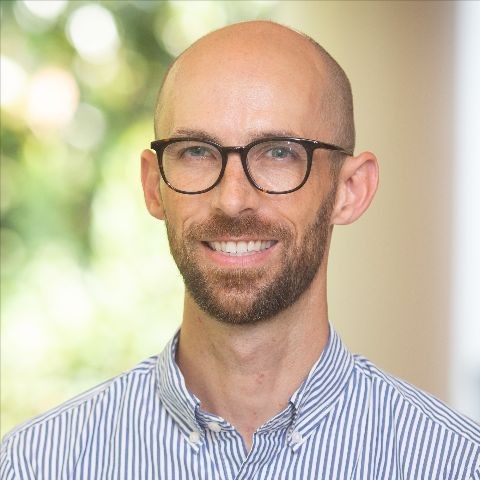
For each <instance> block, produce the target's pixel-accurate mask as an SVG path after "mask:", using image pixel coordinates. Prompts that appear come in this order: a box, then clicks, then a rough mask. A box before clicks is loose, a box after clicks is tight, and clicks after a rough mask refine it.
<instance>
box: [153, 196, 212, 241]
mask: <svg viewBox="0 0 480 480" xmlns="http://www.w3.org/2000/svg"><path fill="white" fill-rule="evenodd" d="M161 195H162V201H163V207H164V211H165V219H166V221H167V223H168V225H169V227H170V229H171V230H172V232H175V234H176V235H179V236H182V235H183V232H185V230H186V229H188V228H189V226H191V225H192V224H195V223H202V222H203V221H205V220H206V219H207V218H208V205H206V204H205V202H203V201H202V200H201V199H199V198H197V196H195V195H183V194H181V193H177V192H174V191H173V190H171V189H170V188H168V187H166V188H164V189H161Z"/></svg>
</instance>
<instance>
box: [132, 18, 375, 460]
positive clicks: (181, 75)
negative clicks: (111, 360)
mask: <svg viewBox="0 0 480 480" xmlns="http://www.w3.org/2000/svg"><path fill="white" fill-rule="evenodd" d="M299 52H302V54H301V55H299ZM326 78H328V70H327V69H326V67H325V66H324V65H323V62H322V59H321V58H320V57H319V55H318V52H316V51H315V49H314V48H313V46H312V45H311V43H310V42H308V41H307V40H306V39H305V38H303V37H302V36H301V35H299V34H298V33H296V32H293V31H292V30H290V29H287V28H285V27H281V26H279V25H275V24H271V23H268V22H247V23H243V24H237V25H233V26H230V27H227V28H225V29H222V30H219V31H216V32H213V33H212V34H210V35H208V36H206V37H204V38H203V39H201V40H200V41H198V42H197V43H195V44H194V45H193V46H192V47H190V49H188V50H187V51H186V52H184V54H182V56H181V57H180V58H179V59H178V60H177V61H176V63H175V65H174V66H173V68H172V69H171V70H170V72H169V75H168V78H167V79H166V81H165V84H164V88H163V92H162V95H161V101H162V108H161V111H160V112H159V114H158V116H157V124H156V130H157V138H168V137H172V136H176V135H178V134H179V133H182V132H183V131H185V130H189V131H191V130H194V131H197V130H200V131H204V132H206V133H208V134H209V135H211V136H213V137H215V138H217V139H218V141H219V142H220V143H221V144H223V145H244V144H246V143H248V142H250V141H251V140H252V139H253V138H254V137H257V136H262V135H264V136H265V135H267V134H269V133H271V132H283V133H284V134H290V135H293V136H298V137H304V138H312V139H320V140H323V141H326V142H331V141H332V140H331V135H332V129H331V127H330V126H329V124H328V122H325V121H324V120H322V115H321V113H322V82H323V83H324V82H325V81H326ZM317 119H319V120H317ZM141 158H142V184H143V189H144V194H145V202H146V205H147V208H148V210H149V212H150V213H151V214H152V215H153V216H154V217H155V218H158V219H160V220H165V219H167V220H168V223H169V227H170V228H172V229H173V230H174V231H175V233H176V235H179V236H180V237H181V236H182V233H183V232H184V231H185V229H186V228H188V227H189V226H190V225H192V224H194V223H202V222H205V221H207V220H208V219H209V218H210V217H211V216H212V215H214V214H215V213H219V212H221V213H223V214H225V215H228V216H230V217H239V216H242V215H248V214H255V215H258V216H259V217H261V218H264V219H267V220H268V221H270V222H274V223H279V224H281V225H286V226H288V228H289V229H290V230H291V231H292V232H293V234H294V236H295V241H296V244H297V245H301V239H302V236H303V234H304V233H305V230H306V228H307V226H308V225H310V224H311V223H312V222H313V220H314V218H315V215H316V213H317V211H318V209H319V207H320V205H321V203H322V201H323V200H324V199H325V197H326V195H327V194H328V192H329V191H331V189H332V188H334V185H333V184H332V182H333V180H332V177H331V175H329V171H330V170H329V168H330V167H329V163H328V155H327V153H326V152H324V151H321V150H317V151H316V153H315V158H314V160H313V166H312V173H311V175H310V178H309V180H308V181H307V183H306V184H305V186H304V187H303V188H301V189H300V190H298V191H296V192H294V193H291V194H287V195H268V194H265V193H263V192H260V191H258V190H256V189H255V188H254V187H253V186H252V185H250V183H249V182H248V180H247V178H246V177H245V174H244V172H243V169H242V166H241V163H240V161H239V158H238V156H237V155H235V154H232V155H231V156H230V158H229V162H228V164H227V168H226V172H225V176H224V178H223V180H222V182H221V183H220V185H218V186H217V187H216V188H214V189H213V190H211V191H210V192H208V193H205V194H201V195H182V194H179V193H176V192H174V191H172V190H171V189H169V188H168V187H167V186H166V185H165V184H164V182H163V181H161V179H160V174H159V170H158V165H157V160H156V156H155V153H154V152H152V151H151V150H145V151H143V153H142V157H141ZM377 182H378V165H377V160H376V158H375V156H374V155H373V154H372V153H370V152H363V153H360V154H359V155H356V156H351V157H347V158H346V160H345V161H344V163H343V166H342V168H341V170H340V172H339V175H338V179H337V185H336V196H335V203H334V206H333V210H332V214H331V218H330V225H331V227H330V238H331V232H332V229H333V226H334V225H345V224H349V223H351V222H354V221H355V220H356V219H357V218H359V217H360V216H361V215H362V214H363V212H364V211H365V210H366V209H367V208H368V206H369V205H370V202H371V200H372V198H373V196H374V194H375V191H376V188H377ZM299 206H301V208H299ZM330 238H329V242H330ZM209 240H211V239H209ZM222 240H226V239H222ZM230 240H233V241H235V240H239V239H238V238H231V239H230ZM262 240H264V239H262ZM329 242H328V243H329ZM195 251H196V254H197V258H198V261H199V262H200V263H201V264H202V265H203V266H204V267H206V268H208V267H209V266H210V267H211V266H217V267H218V266H220V267H221V268H229V265H228V264H226V263H225V262H224V258H223V259H222V257H221V254H218V255H211V254H210V253H209V252H207V251H206V247H205V246H204V245H202V244H201V243H200V242H198V244H197V245H195ZM282 255H285V249H284V247H283V245H282V243H281V242H278V243H277V244H276V245H275V247H274V248H271V249H270V250H269V251H268V252H267V254H264V255H263V256H262V257H261V258H260V259H259V260H255V261H254V264H253V265H251V266H250V268H256V267H261V266H262V267H267V268H268V271H272V272H275V271H276V270H275V269H276V268H278V265H279V263H280V259H281V258H282ZM327 257H328V245H327V253H326V254H325V256H324V258H323V261H322V264H321V266H320V268H319V270H318V271H317V274H316V275H315V277H314V279H313V281H312V283H311V284H310V287H309V288H308V289H307V290H306V291H305V292H304V294H303V295H302V296H301V297H300V298H299V299H298V301H297V302H296V303H294V304H293V305H291V306H290V307H289V308H287V309H285V310H283V311H282V312H280V313H279V314H278V315H276V316H275V317H274V318H272V319H269V320H266V321H261V322H257V323H254V324H249V325H231V324H226V323H222V322H219V321H218V320H216V319H215V318H211V317H209V316H208V315H207V314H206V313H205V312H203V311H202V310H201V309H200V308H199V307H198V305H197V304H196V303H195V301H194V300H193V298H191V296H190V295H189V292H188V291H186V292H185V300H184V314H183V321H182V325H181V332H180V341H179V347H178V351H177V362H178V365H179V368H180V370H181V372H182V374H183V375H184V377H185V382H186V385H187V387H188V389H189V390H190V391H191V392H192V393H194V394H195V395H196V396H197V397H198V398H199V399H200V401H201V406H202V409H203V410H205V411H208V412H211V413H214V414H217V415H219V416H221V417H223V418H224V419H225V420H227V421H228V422H230V423H231V424H232V425H234V426H235V428H236V429H237V431H238V432H239V433H240V434H241V436H242V438H243V440H244V443H245V449H246V452H248V451H249V450H250V448H251V446H252V442H253V440H254V432H255V430H256V429H257V428H259V427H260V426H261V425H262V424H264V423H265V422H266V421H267V420H269V419H270V418H272V417H273V416H274V415H276V414H277V413H279V412H280V411H281V410H283V409H284V408H285V407H286V406H287V404H288V401H289V399H290V397H291V395H292V394H293V393H294V392H295V390H296V389H298V387H299V386H300V385H301V383H302V382H303V381H304V379H305V378H306V376H307V375H308V373H309V371H310V369H311V368H312V366H313V364H314V363H315V361H316V360H317V359H318V358H319V356H320V354H321V352H322V350H323V349H324V347H325V345H326V342H327V341H328V335H329V327H328V311H327V289H326V278H327V275H326V272H327ZM229 258H231V257H229ZM255 262H256V263H255ZM236 266H237V267H238V265H236ZM218 289H219V291H218V292H217V293H218V295H228V292H227V291H224V292H222V289H221V287H218ZM246 301H248V299H246Z"/></svg>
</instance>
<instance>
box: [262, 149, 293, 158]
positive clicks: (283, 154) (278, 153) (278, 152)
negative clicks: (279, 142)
mask: <svg viewBox="0 0 480 480" xmlns="http://www.w3.org/2000/svg"><path fill="white" fill-rule="evenodd" d="M268 153H269V155H270V156H272V157H273V158H287V157H288V156H290V155H292V150H291V149H290V148H288V147H273V148H271V149H270V150H269V152H268Z"/></svg>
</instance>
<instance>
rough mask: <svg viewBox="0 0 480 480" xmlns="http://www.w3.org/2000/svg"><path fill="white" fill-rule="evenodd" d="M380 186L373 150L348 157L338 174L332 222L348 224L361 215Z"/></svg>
mask: <svg viewBox="0 0 480 480" xmlns="http://www.w3.org/2000/svg"><path fill="white" fill-rule="evenodd" d="M377 186H378V162H377V159H376V157H375V155H374V154H373V153H371V152H363V153H361V154H360V155H358V156H356V157H348V158H347V159H346V160H345V162H344V164H343V165H342V169H341V170H340V173H339V176H338V185H337V196H336V200H335V207H334V209H333V213H332V224H334V225H348V224H349V223H353V222H354V221H355V220H357V219H358V218H360V217H361V215H362V214H363V212H365V210H367V208H368V207H369V205H370V203H371V202H372V200H373V197H374V195H375V192H376V191H377Z"/></svg>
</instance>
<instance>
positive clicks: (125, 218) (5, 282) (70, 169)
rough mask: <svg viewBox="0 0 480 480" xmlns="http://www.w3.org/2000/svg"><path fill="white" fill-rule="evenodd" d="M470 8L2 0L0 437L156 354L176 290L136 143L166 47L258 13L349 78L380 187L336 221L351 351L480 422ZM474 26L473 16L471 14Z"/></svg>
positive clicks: (173, 50)
mask: <svg viewBox="0 0 480 480" xmlns="http://www.w3.org/2000/svg"><path fill="white" fill-rule="evenodd" d="M479 5H480V4H479V3H477V2H408V1H407V2H369V1H354V2H349V1H344V2H328V1H325V2H301V1H224V2H222V1H128V0H124V1H95V2H90V1H72V0H70V1H68V0H54V1H40V0H34V1H26V0H22V1H20V0H19V1H9V2H1V4H0V8H1V59H0V62H1V63H0V74H1V84H0V100H1V222H2V223H1V230H0V235H1V238H0V239H1V244H0V245H1V333H2V338H1V359H2V362H1V387H2V388H1V411H2V412H1V415H2V416H1V434H2V435H3V434H4V433H5V432H6V431H8V430H9V429H10V428H12V427H13V426H14V425H15V424H17V423H19V422H21V421H23V420H26V419H27V418H29V417H31V416H33V415H35V414H38V413H41V412H43V411H45V410H46V409H48V408H50V407H53V406H55V405H56V404H58V403H60V402H62V401H64V400H66V399H68V398H70V397H72V396H73V395H75V394H78V393H80V392H82V391H84V390H86V389H88V388H90V387H92V386H94V385H96V384H97V383H99V382H101V381H103V380H105V379H107V378H109V377H112V376H114V375H117V374H119V373H121V372H122V371H124V370H127V369H130V368H132V367H133V366H134V365H135V364H136V363H137V362H139V361H141V360H142V359H144V358H146V357H148V356H150V355H154V354H156V353H158V352H159V351H161V349H162V348H163V346H164V344H165V343H166V342H167V341H168V339H169V338H170V336H171V335H172V334H173V333H174V331H175V330H176V328H178V326H179V323H180V320H181V314H182V295H183V286H182V282H181V279H180V276H179V274H178V273H177V270H176V267H175V265H174V263H173V261H172V260H171V258H170V255H169V251H168V244H167V241H166V236H165V232H164V227H163V225H162V224H161V223H160V222H158V221H155V220H154V219H153V218H152V217H150V216H149V215H148V214H147V212H146V209H145V207H144V204H143V197H142V191H141V185H140V175H139V154H140V152H141V150H142V149H143V148H145V147H147V146H148V145H149V142H150V141H151V140H153V138H154V136H153V124H152V117H153V105H154V101H155V96H156V92H157V90H158V87H159V85H160V82H161V80H162V76H163V74H164V72H165V70H166V68H167V66H168V64H169V63H170V62H171V61H172V59H173V58H174V57H175V56H176V55H178V54H179V53H180V52H181V51H182V50H183V49H184V48H186V47H187V46H188V45H189V44H190V43H192V42H193V41H195V40H196V39H197V38H199V37H200V36H202V35H204V34H205V33H207V32H209V31H211V30H213V29H215V28H219V27H222V26H224V25H227V24H229V23H234V22H237V21H242V20H249V19H255V18H263V19H272V20H275V21H279V22H280V23H284V24H286V25H289V26H291V27H294V28H296V29H299V30H302V31H304V32H305V33H307V34H309V35H311V36H312V37H313V38H315V39H316V40H317V41H318V42H319V43H321V44H322V45H323V46H324V47H325V48H326V49H327V50H328V51H329V52H330V53H331V54H332V55H333V56H334V57H335V58H336V59H337V60H338V62H339V63H340V64H341V65H342V66H343V67H344V69H345V70H346V72H347V74H348V75H349V77H350V79H351V81H352V85H353V91H354V99H355V107H356V122H357V131H358V142H357V151H358V152H360V151H362V150H366V149H369V150H372V151H374V152H375V153H376V154H377V155H378V157H379V160H380V165H381V186H380V190H379V193H378V196H377V198H376V200H375V202H374V204H373V206H372V207H371V209H370V211H369V212H368V213H367V214H366V216H365V217H364V218H362V219H361V220H360V221H359V222H358V223H357V224H355V225H352V226H349V227H342V228H338V229H337V230H336V232H335V235H334V242H333V251H332V254H331V260H330V267H329V268H330V286H329V306H330V318H331V321H332V323H333V324H334V325H335V327H336V328H337V329H338V330H339V331H340V333H341V335H342V337H343V338H344V340H345V341H346V343H347V344H348V346H349V347H350V348H351V350H353V351H355V352H358V353H361V354H363V355H366V356H368V357H369V358H370V359H371V360H373V361H374V362H375V363H377V364H378V365H379V366H380V367H382V368H384V369H386V370H388V371H390V372H392V373H394V374H396V375H399V376H401V377H403V378H405V379H406V380H408V381H410V382H411V383H414V384H415V385H417V386H419V387H421V388H423V389H425V390H427V391H429V392H431V393H433V394H435V395H437V396H439V397H440V398H441V399H443V400H445V401H447V402H449V403H450V404H452V405H453V406H455V407H456V408H457V409H459V410H461V411H463V412H464V413H467V414H468V415H470V416H471V417H473V418H475V419H477V420H480V353H479V352H480V326H479V324H480V305H479V293H480V291H479V285H480V280H479V272H480V258H479V248H478V245H480V225H479V224H480V215H479V214H478V210H479V208H478V207H479V206H480V197H479V190H480V189H479V188H478V187H479V185H478V182H479V179H480V168H479V165H480V158H479V154H478V142H477V141H476V137H478V132H479V131H480V122H479V118H478V117H479V112H480V105H479V94H478V85H480V74H479V70H480V67H479V62H478V51H479V49H480V40H479V35H478V24H480V23H479V22H480V10H479ZM475 25H476V26H475Z"/></svg>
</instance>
